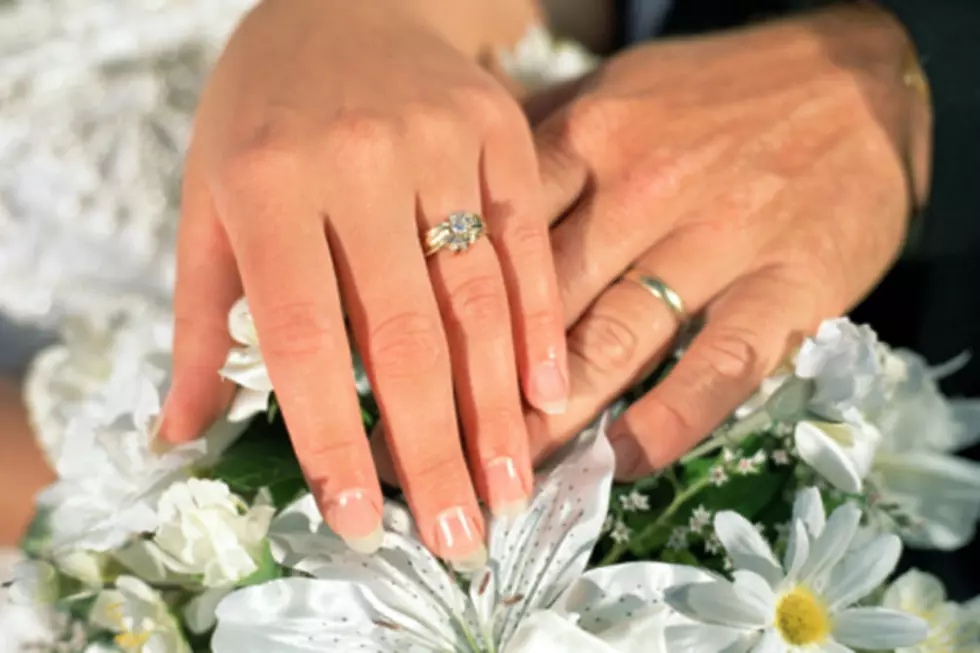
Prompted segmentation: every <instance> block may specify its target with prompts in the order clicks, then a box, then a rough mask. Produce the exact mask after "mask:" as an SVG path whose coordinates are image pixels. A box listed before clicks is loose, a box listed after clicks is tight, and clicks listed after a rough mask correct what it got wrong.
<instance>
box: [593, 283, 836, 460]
mask: <svg viewBox="0 0 980 653" xmlns="http://www.w3.org/2000/svg"><path fill="white" fill-rule="evenodd" d="M820 294H821V293H820V291H819V290H816V289H813V288H807V287H801V286H800V285H799V284H795V283H792V282H790V281H789V279H788V278H787V277H786V276H785V275H783V274H781V272H780V270H779V269H777V268H769V269H764V270H761V271H759V272H756V273H754V274H753V275H751V276H749V277H746V278H744V279H742V280H740V281H738V282H737V283H735V284H734V285H733V286H732V287H731V288H730V289H729V290H727V291H726V292H725V293H723V294H722V295H721V296H720V297H719V298H718V299H717V300H716V301H715V302H714V303H713V304H712V305H711V307H710V308H709V309H708V313H707V316H706V324H705V327H704V329H703V330H702V332H701V333H700V334H699V335H698V337H697V338H695V340H694V342H693V343H692V345H691V347H690V348H689V349H688V350H687V351H686V352H685V354H684V356H683V357H682V358H681V359H680V361H679V362H678V363H677V366H676V367H674V369H673V370H671V372H670V373H669V374H668V375H667V378H666V379H664V380H663V381H662V382H661V383H660V384H659V385H657V386H656V387H655V388H653V389H652V390H651V391H650V392H649V393H648V394H647V395H646V396H645V397H643V398H642V399H641V400H639V401H638V402H637V403H635V404H634V405H633V406H631V407H630V408H629V410H627V411H626V413H625V415H623V417H621V418H620V419H619V420H618V421H617V422H616V423H615V424H613V426H612V427H611V429H610V440H611V441H612V443H613V448H614V450H615V452H616V461H617V465H616V475H617V478H621V479H635V478H638V477H640V476H643V475H645V474H647V473H649V472H650V471H652V470H657V469H663V468H664V467H665V466H667V465H669V464H670V463H672V462H673V461H675V460H676V459H677V458H679V457H680V456H681V455H683V454H684V452H686V451H688V450H689V449H690V448H691V447H693V446H694V445H695V444H696V443H697V442H698V441H699V440H700V439H701V438H703V437H704V436H705V435H707V434H708V433H710V432H711V431H712V430H713V429H714V428H715V427H717V426H718V425H719V424H720V423H721V422H722V421H723V420H724V419H726V418H727V417H728V416H729V415H730V414H731V413H732V411H734V410H735V409H736V408H737V407H738V406H739V405H740V404H741V403H742V402H743V401H744V400H745V399H746V398H747V397H748V396H749V395H751V394H752V392H753V391H754V390H755V389H756V388H757V387H758V386H759V384H760V383H761V382H762V380H763V379H764V378H765V376H766V375H767V374H768V373H770V372H771V371H772V370H773V369H775V367H776V366H777V365H778V364H779V362H780V361H781V360H783V358H784V356H785V355H786V354H787V352H788V351H789V350H790V349H791V348H792V346H793V344H794V343H796V342H798V341H799V338H800V335H801V334H802V333H805V332H806V331H807V330H808V329H810V328H812V327H813V325H814V324H815V323H816V322H817V321H818V320H819V319H820V314H819V306H820V305H821V302H820V301H819V296H820Z"/></svg>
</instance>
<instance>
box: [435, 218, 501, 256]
mask: <svg viewBox="0 0 980 653" xmlns="http://www.w3.org/2000/svg"><path fill="white" fill-rule="evenodd" d="M486 231H487V227H486V224H485V223H484V222H483V218H481V217H480V215H479V214H478V213H469V212H466V211H460V212H458V213H451V214H449V219H448V220H446V221H445V222H441V223H439V224H437V225H436V226H434V227H432V228H431V229H429V230H428V231H427V232H425V237H424V240H423V243H424V245H425V255H426V257H429V256H432V255H433V254H435V253H436V252H438V251H439V250H440V249H443V248H445V249H448V250H449V251H450V252H452V253H454V254H458V253H460V252H465V251H466V250H467V249H468V248H469V246H470V245H472V244H473V243H475V242H476V241H477V240H479V238H480V236H482V235H483V234H485V233H486Z"/></svg>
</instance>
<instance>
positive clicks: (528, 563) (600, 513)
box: [489, 415, 615, 643]
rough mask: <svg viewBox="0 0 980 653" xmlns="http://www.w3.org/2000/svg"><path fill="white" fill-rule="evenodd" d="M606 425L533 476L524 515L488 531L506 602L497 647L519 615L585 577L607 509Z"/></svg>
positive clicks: (547, 603)
mask: <svg viewBox="0 0 980 653" xmlns="http://www.w3.org/2000/svg"><path fill="white" fill-rule="evenodd" d="M608 421H609V418H608V415H605V416H603V418H602V419H601V420H600V422H599V424H598V426H597V427H596V428H595V429H592V430H591V431H586V432H585V433H583V434H582V435H580V436H579V437H578V438H577V439H576V440H575V441H574V442H573V443H572V445H571V448H570V449H569V450H568V451H567V453H566V454H564V455H562V456H561V457H560V459H559V460H560V462H559V463H557V465H555V466H553V467H552V468H550V469H548V470H545V471H543V472H542V473H540V474H539V475H538V478H537V492H536V493H535V496H534V498H533V500H532V501H531V505H530V508H529V509H528V511H527V512H526V513H525V514H523V515H521V516H520V517H517V518H516V519H512V520H504V519H497V520H494V521H493V523H492V524H491V527H490V538H489V541H490V547H489V549H490V559H491V563H490V564H491V566H492V567H494V569H495V572H496V574H497V592H498V594H499V596H500V597H502V600H505V601H511V602H512V604H511V605H510V607H509V608H508V609H507V610H506V611H505V613H504V614H503V615H502V616H501V617H500V618H499V621H498V622H497V624H496V626H497V628H496V633H495V634H496V635H497V638H498V641H499V642H502V643H505V642H507V641H508V639H509V638H510V636H511V635H512V634H513V633H514V631H515V630H516V628H517V625H518V623H519V622H520V621H521V619H523V618H524V617H525V616H526V615H528V614H530V613H531V612H533V611H534V610H538V609H542V608H548V607H550V606H551V604H552V603H554V601H555V600H556V599H557V598H558V596H560V595H561V593H562V592H563V591H564V590H565V588H566V587H568V586H569V585H570V584H571V583H572V582H573V581H574V580H575V579H576V578H578V577H580V576H581V575H582V572H584V571H585V567H586V565H587V564H588V560H589V555H590V554H591V553H592V549H593V547H594V546H595V543H596V540H598V539H599V535H600V532H601V530H602V523H603V521H605V518H606V513H607V512H608V508H609V491H610V488H611V486H612V474H613V468H614V465H615V460H614V457H613V452H612V447H611V446H610V445H609V440H608V439H607V438H606V433H605V431H606V426H607V424H608Z"/></svg>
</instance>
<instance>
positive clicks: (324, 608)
mask: <svg viewBox="0 0 980 653" xmlns="http://www.w3.org/2000/svg"><path fill="white" fill-rule="evenodd" d="M217 617H218V627H217V629H216V630H215V631H214V636H213V637H212V640H211V649H212V651H214V653H268V651H276V653H300V652H302V653H313V652H316V653H319V652H321V651H325V650H331V651H334V650H356V647H358V646H360V647H362V648H363V649H365V650H372V651H379V652H380V653H400V652H401V651H404V650H406V649H407V650H411V647H412V646H413V645H417V644H420V643H423V644H428V645H430V646H431V647H432V648H433V650H439V648H438V647H439V646H440V645H442V643H441V642H439V641H435V642H431V641H425V640H423V641H422V642H420V641H419V640H418V639H417V638H415V637H414V636H413V635H412V633H410V632H406V631H403V630H402V629H401V627H400V624H398V623H394V622H392V623H389V622H381V621H380V620H379V619H378V618H377V617H375V616H374V615H373V614H372V610H371V607H370V606H369V605H368V604H367V603H366V602H365V601H364V597H363V595H362V593H361V592H360V591H359V589H358V588H357V587H356V586H355V585H354V584H352V583H346V582H342V581H340V582H333V581H327V580H321V579H310V578H285V579H280V580H274V581H271V582H268V583H264V584H262V585H253V586H251V587H246V588H244V589H240V590H237V591H236V592H233V593H232V594H230V595H228V596H227V597H225V599H224V600H223V601H222V602H221V603H220V604H219V605H218V610H217ZM382 624H383V625H382ZM450 650H451V649H450Z"/></svg>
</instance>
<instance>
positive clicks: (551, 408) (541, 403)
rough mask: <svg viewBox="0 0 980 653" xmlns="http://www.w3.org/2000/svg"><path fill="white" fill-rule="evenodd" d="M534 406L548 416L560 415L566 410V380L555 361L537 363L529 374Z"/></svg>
mask: <svg viewBox="0 0 980 653" xmlns="http://www.w3.org/2000/svg"><path fill="white" fill-rule="evenodd" d="M531 389H532V393H533V401H534V404H535V405H536V406H537V407H538V408H539V409H540V410H542V411H543V412H545V413H547V414H548V415H561V414H563V413H564V412H565V410H566V409H567V408H568V380H567V379H566V378H565V373H564V372H562V370H561V368H560V367H559V365H558V361H557V360H555V359H551V360H547V361H545V362H543V363H538V365H537V366H536V367H535V368H534V371H533V372H532V373H531Z"/></svg>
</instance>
